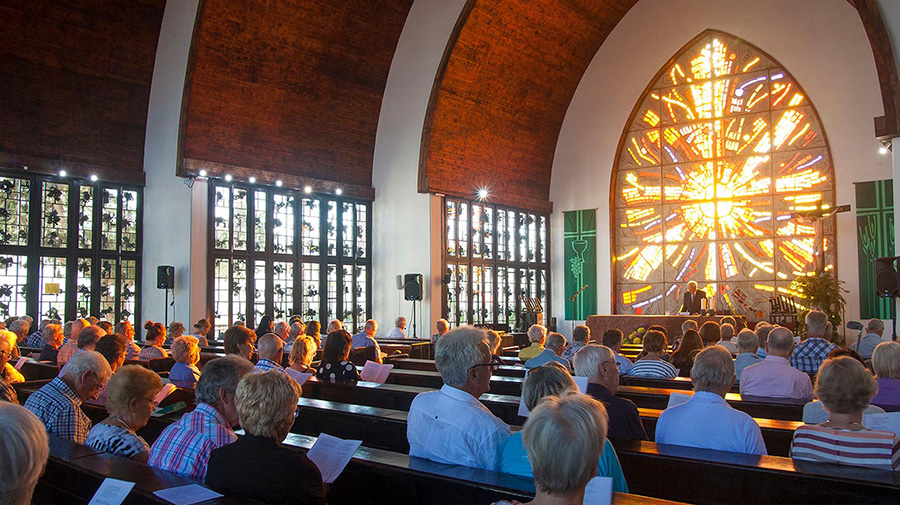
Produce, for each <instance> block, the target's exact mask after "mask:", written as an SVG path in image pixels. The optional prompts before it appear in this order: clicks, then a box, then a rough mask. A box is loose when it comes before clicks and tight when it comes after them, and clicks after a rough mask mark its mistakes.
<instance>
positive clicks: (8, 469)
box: [0, 402, 50, 505]
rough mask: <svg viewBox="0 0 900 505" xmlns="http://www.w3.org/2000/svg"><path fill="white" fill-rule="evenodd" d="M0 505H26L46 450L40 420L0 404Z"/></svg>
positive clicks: (45, 457) (18, 409)
mask: <svg viewBox="0 0 900 505" xmlns="http://www.w3.org/2000/svg"><path fill="white" fill-rule="evenodd" d="M0 456H2V457H0V503H3V504H5V505H29V504H31V503H32V501H31V498H32V495H33V493H34V487H35V486H36V485H37V483H38V479H39V478H40V477H41V475H42V474H43V473H44V468H45V467H46V465H47V458H48V457H49V456H50V446H49V442H48V440H47V432H46V431H45V430H44V426H43V424H41V420H40V419H38V418H37V417H36V416H35V415H34V414H33V413H31V412H29V411H28V409H25V408H23V407H20V406H18V405H14V404H12V403H3V402H0Z"/></svg>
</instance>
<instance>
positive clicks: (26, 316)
mask: <svg viewBox="0 0 900 505" xmlns="http://www.w3.org/2000/svg"><path fill="white" fill-rule="evenodd" d="M19 321H28V324H31V323H33V322H34V318H33V317H31V316H29V315H28V314H25V315H24V316H22V317H20V318H19Z"/></svg>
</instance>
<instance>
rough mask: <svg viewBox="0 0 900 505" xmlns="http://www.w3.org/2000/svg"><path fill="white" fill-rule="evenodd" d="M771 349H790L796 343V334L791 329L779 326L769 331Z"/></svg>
mask: <svg viewBox="0 0 900 505" xmlns="http://www.w3.org/2000/svg"><path fill="white" fill-rule="evenodd" d="M767 343H768V344H769V349H771V350H773V351H785V352H786V351H790V350H791V347H792V346H793V345H794V334H793V333H791V330H789V329H787V328H784V327H782V326H779V327H778V328H774V329H773V330H772V331H771V332H769V339H768V342H767Z"/></svg>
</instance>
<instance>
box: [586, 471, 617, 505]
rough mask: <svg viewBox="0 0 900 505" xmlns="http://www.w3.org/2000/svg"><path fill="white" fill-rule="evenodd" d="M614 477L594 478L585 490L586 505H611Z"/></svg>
mask: <svg viewBox="0 0 900 505" xmlns="http://www.w3.org/2000/svg"><path fill="white" fill-rule="evenodd" d="M612 493H613V480H612V477H594V478H593V479H591V480H590V481H588V483H587V487H585V488H584V501H583V502H582V503H583V504H584V505H609V504H610V503H612Z"/></svg>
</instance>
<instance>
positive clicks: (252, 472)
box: [206, 370, 326, 504]
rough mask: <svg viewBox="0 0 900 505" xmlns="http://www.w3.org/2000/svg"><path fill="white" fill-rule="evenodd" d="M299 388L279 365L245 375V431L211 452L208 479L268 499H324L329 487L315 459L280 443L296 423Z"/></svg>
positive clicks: (240, 397)
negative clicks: (234, 440)
mask: <svg viewBox="0 0 900 505" xmlns="http://www.w3.org/2000/svg"><path fill="white" fill-rule="evenodd" d="M300 393H301V390H300V386H298V385H297V383H296V382H294V381H293V380H292V379H291V378H290V377H288V376H287V375H285V374H283V373H281V372H279V371H277V370H269V371H268V372H261V373H256V374H249V375H247V376H245V377H244V378H243V379H241V382H240V383H239V384H238V388H237V393H236V394H235V402H236V404H237V413H238V417H239V418H240V420H241V426H242V427H243V428H244V430H245V431H246V432H247V434H246V435H244V436H242V437H240V438H239V439H238V441H237V442H235V443H233V444H229V445H226V446H225V447H221V448H219V449H216V450H214V451H213V452H212V454H211V455H210V457H209V466H208V469H207V473H206V483H207V484H208V485H209V486H211V487H212V488H213V489H216V490H218V491H220V492H223V493H225V494H228V495H237V496H243V497H246V498H253V499H255V500H259V501H262V502H265V503H314V504H315V503H321V504H324V503H325V491H326V489H325V485H324V484H323V483H322V474H321V473H320V472H319V469H318V468H317V467H316V465H315V463H313V462H312V461H311V460H310V459H309V458H308V457H306V453H304V452H302V451H298V450H296V449H292V448H287V447H284V446H282V445H281V442H282V441H283V440H284V438H285V437H286V436H287V434H288V433H289V432H290V429H291V426H292V425H293V424H294V418H295V412H296V410H297V400H298V399H299V398H300Z"/></svg>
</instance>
